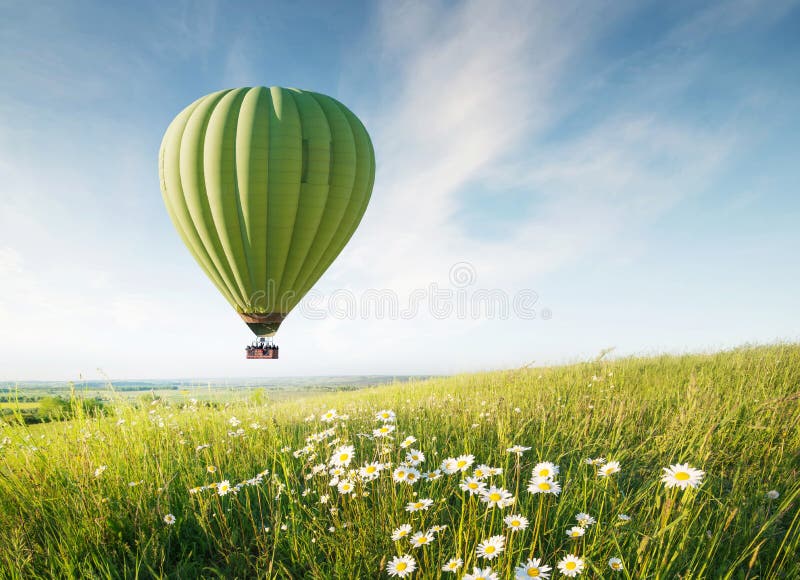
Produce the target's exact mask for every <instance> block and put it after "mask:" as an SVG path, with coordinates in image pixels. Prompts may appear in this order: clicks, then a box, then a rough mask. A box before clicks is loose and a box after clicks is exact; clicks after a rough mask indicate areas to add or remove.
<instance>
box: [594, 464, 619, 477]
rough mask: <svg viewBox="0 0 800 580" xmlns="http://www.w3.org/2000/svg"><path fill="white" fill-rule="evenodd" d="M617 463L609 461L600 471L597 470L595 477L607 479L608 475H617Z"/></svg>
mask: <svg viewBox="0 0 800 580" xmlns="http://www.w3.org/2000/svg"><path fill="white" fill-rule="evenodd" d="M619 472H620V469H619V461H609V462H608V463H606V464H605V465H603V466H602V467H601V468H600V469H598V470H597V475H599V476H600V477H608V476H609V475H613V474H614V473H619Z"/></svg>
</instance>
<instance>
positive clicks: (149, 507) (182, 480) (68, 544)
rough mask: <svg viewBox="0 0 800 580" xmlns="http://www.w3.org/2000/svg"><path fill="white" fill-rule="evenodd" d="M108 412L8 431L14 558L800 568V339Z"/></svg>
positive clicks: (57, 569) (8, 545) (326, 566)
mask: <svg viewBox="0 0 800 580" xmlns="http://www.w3.org/2000/svg"><path fill="white" fill-rule="evenodd" d="M381 410H388V411H391V412H392V413H391V414H394V415H395V416H394V417H393V418H391V420H388V421H384V420H382V419H380V418H378V417H376V413H378V412H379V411H381ZM329 411H333V412H331V413H328V412H329ZM104 413H105V414H106V416H105V417H78V418H76V419H74V420H72V421H67V422H61V423H53V424H43V425H32V426H28V427H24V426H6V427H4V428H3V432H2V433H0V439H2V446H0V529H1V530H2V533H0V574H2V577H8V578H36V577H48V578H49V577H59V578H61V577H63V578H95V577H96V578H106V577H109V578H117V577H142V578H150V577H171V578H198V577H208V578H255V577H259V578H260V577H279V578H380V577H388V576H389V575H390V573H391V574H395V575H396V576H398V577H413V578H437V577H444V578H450V577H453V578H461V577H463V576H464V575H465V574H467V576H466V577H467V578H470V577H481V578H483V577H486V578H513V577H514V575H515V569H517V567H518V566H522V565H524V564H525V563H528V566H527V567H523V568H519V569H518V572H519V574H521V575H522V576H521V577H531V576H530V575H533V577H536V576H535V574H534V570H533V568H534V567H538V568H539V572H540V575H539V576H538V577H544V578H546V577H547V576H548V574H551V575H552V576H551V577H552V578H558V577H563V576H565V574H564V572H562V571H561V570H560V569H559V563H561V568H563V569H564V570H565V571H566V573H567V574H573V573H575V572H576V571H578V570H580V577H583V578H587V577H588V578H596V577H607V578H612V577H614V578H637V579H639V578H751V579H755V578H798V577H800V562H799V561H798V552H799V551H800V510H798V506H799V505H800V473H799V472H800V431H798V424H800V346H794V345H787V346H773V347H759V348H747V349H737V350H734V351H730V352H724V353H720V354H716V355H708V356H705V355H703V356H701V355H690V356H681V357H668V356H664V357H657V358H643V359H638V358H632V359H622V360H613V361H606V360H598V361H594V362H589V363H584V364H576V365H571V366H564V367H553V368H542V369H539V368H529V369H520V370H510V371H505V372H495V373H487V374H474V375H463V376H456V377H452V378H442V379H431V380H427V381H418V382H406V383H403V384H396V385H388V386H383V387H375V388H368V389H363V390H359V391H355V392H343V393H331V394H322V395H314V396H312V397H304V398H302V399H300V400H284V401H277V402H276V401H272V402H264V401H263V400H252V399H250V400H247V399H245V400H241V401H227V402H225V404H224V405H221V406H219V407H216V408H212V407H210V406H208V405H207V404H206V403H204V402H202V401H198V402H197V403H196V404H194V403H192V402H191V401H186V402H180V401H175V400H165V399H157V400H154V401H152V402H151V403H143V402H141V401H131V402H126V403H119V404H117V405H115V406H114V407H111V408H106V409H105V411H104ZM326 413H328V415H327V416H326ZM391 414H390V415H391ZM328 419H330V420H328ZM381 427H383V429H381ZM408 437H413V438H415V441H413V442H412V443H410V444H409V445H405V443H408V441H406V438H408ZM515 445H517V446H522V448H521V449H519V450H518V451H519V453H514V452H509V451H508V450H509V449H511V448H513V446H515ZM525 447H527V448H530V449H524V448H525ZM422 456H424V460H422V461H419V460H420V459H421V458H422ZM449 458H455V459H456V461H455V462H452V461H448V459H449ZM599 458H603V459H604V460H605V463H603V462H602V461H600V460H599ZM459 459H460V462H459ZM587 459H597V461H595V462H594V464H590V463H589V462H587ZM418 461H419V462H418ZM540 462H552V463H553V464H554V466H557V467H558V471H557V473H556V470H555V468H554V467H553V466H539V469H540V470H541V469H549V478H547V477H542V478H541V479H535V480H533V482H531V478H532V470H533V469H534V466H536V464H538V463H540ZM613 462H619V471H615V469H614V466H615V464H614V463H613ZM337 463H338V464H341V467H337V465H336V464H337ZM368 463H372V464H374V466H375V469H374V470H366V469H364V470H361V471H360V468H363V467H365V465H367V464H368ZM414 463H415V464H416V465H412V464H414ZM675 464H688V465H689V467H691V468H696V469H699V470H702V471H703V472H704V473H703V474H702V477H700V474H695V475H697V478H695V477H694V476H692V477H691V478H690V479H688V480H687V479H681V478H682V477H683V476H682V475H678V476H677V479H674V481H676V482H678V483H680V484H682V485H683V486H685V487H686V488H685V489H682V488H681V487H668V486H667V485H665V483H664V482H662V476H664V474H665V472H664V468H666V467H669V466H670V465H675ZM415 470H417V471H418V472H419V476H415V475H414V474H415V473H417V471H415ZM476 470H477V473H476ZM604 470H607V472H608V474H607V475H602V473H604ZM368 471H374V472H373V473H368ZM675 471H676V472H682V471H686V470H685V469H683V468H681V469H677V470H675ZM401 472H402V473H401ZM408 474H412V476H414V477H412V481H409V476H408ZM491 474H493V475H491ZM689 475H692V473H691V472H690V473H689ZM467 478H470V479H467ZM395 479H401V480H402V481H395ZM228 483H229V484H230V487H228ZM462 484H463V489H462ZM690 484H691V485H690ZM695 484H696V485H695ZM559 487H560V493H559V494H555V493H544V491H545V489H546V488H549V490H550V491H551V492H552V491H554V490H555V489H557V488H559ZM481 489H483V492H482V493H473V492H474V491H480V490H481ZM529 489H530V490H532V491H536V492H538V493H533V492H532V491H530V490H529ZM769 492H772V493H769ZM504 498H509V499H504ZM423 500H430V502H428V501H423ZM409 504H410V505H409ZM415 504H416V505H415ZM498 504H499V505H498ZM409 509H410V510H412V511H409ZM413 510H416V511H413ZM579 513H583V514H588V516H590V517H591V519H590V520H588V521H587V520H584V521H583V522H579V521H578V519H576V515H577V514H579ZM509 516H513V517H509ZM173 518H174V521H173ZM591 520H594V522H593V523H591ZM526 522H527V525H526ZM580 523H582V524H583V525H579V524H580ZM406 524H407V525H408V527H406V528H404V527H403V526H405V525H406ZM514 525H516V526H517V527H516V528H515V529H512V528H511V527H510V526H514ZM573 527H577V528H578V529H577V530H572V532H571V533H572V534H574V535H575V537H571V535H568V533H567V532H568V530H570V529H572V528H573ZM405 529H408V530H410V532H409V533H407V534H406V535H405V536H404V537H401V538H399V539H397V540H396V541H394V540H393V539H392V535H393V533H395V532H397V533H396V535H397V536H400V535H402V532H403V530H405ZM412 537H413V538H414V543H416V544H418V545H417V546H416V547H414V546H413V545H412V542H411V541H410V538H412ZM487 540H488V542H487ZM498 554H499V555H498ZM570 555H572V556H575V558H572V559H571V560H572V561H573V562H579V563H576V564H574V570H570V569H569V567H568V562H569V561H570V558H568V556H570ZM495 556H497V557H495ZM530 558H537V559H540V560H541V562H539V563H537V562H532V561H529V559H530ZM612 558H618V559H619V563H617V564H616V565H617V567H621V568H622V569H621V570H612V568H611V567H610V565H609V560H610V559H612ZM451 559H460V560H455V561H454V562H453V564H452V566H453V567H458V570H457V572H455V573H453V574H451V573H450V572H445V571H443V570H442V567H443V566H445V565H446V564H447V563H448V561H450V560H451ZM459 561H461V562H462V565H460V567H459ZM614 562H615V563H616V562H617V561H616V560H615V561H614ZM545 566H548V567H550V568H552V569H551V570H550V571H549V572H548V571H547V570H546V568H545ZM475 567H479V568H480V569H481V570H480V574H476V575H474V576H469V574H473V573H474V572H475V570H474V568H475ZM487 568H491V571H487V570H486V569H487ZM528 569H530V575H528V574H529V573H528ZM541 572H544V574H541ZM493 575H494V576H493Z"/></svg>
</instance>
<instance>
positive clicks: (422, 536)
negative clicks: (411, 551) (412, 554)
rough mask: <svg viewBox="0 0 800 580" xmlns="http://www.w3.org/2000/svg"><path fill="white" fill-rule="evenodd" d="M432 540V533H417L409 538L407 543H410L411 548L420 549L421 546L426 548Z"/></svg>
mask: <svg viewBox="0 0 800 580" xmlns="http://www.w3.org/2000/svg"><path fill="white" fill-rule="evenodd" d="M433 540H434V535H433V533H432V532H417V533H416V534H414V535H413V536H411V537H410V538H409V540H408V541H409V542H411V547H412V548H421V547H422V546H427V545H428V544H430V543H431V542H433Z"/></svg>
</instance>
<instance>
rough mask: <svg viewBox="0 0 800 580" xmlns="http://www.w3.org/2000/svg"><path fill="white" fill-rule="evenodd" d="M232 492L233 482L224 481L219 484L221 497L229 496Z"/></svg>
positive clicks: (218, 488)
mask: <svg viewBox="0 0 800 580" xmlns="http://www.w3.org/2000/svg"><path fill="white" fill-rule="evenodd" d="M230 490H231V482H230V481H228V480H227V479H224V480H222V481H220V482H219V483H218V484H217V493H218V494H219V495H227V494H228V492H229V491H230Z"/></svg>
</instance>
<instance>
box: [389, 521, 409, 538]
mask: <svg viewBox="0 0 800 580" xmlns="http://www.w3.org/2000/svg"><path fill="white" fill-rule="evenodd" d="M410 533H411V524H403V525H402V526H400V527H399V528H397V529H396V530H395V531H393V532H392V540H394V541H395V542H397V541H398V540H401V539H403V538H405V537H406V536H408V534H410Z"/></svg>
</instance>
